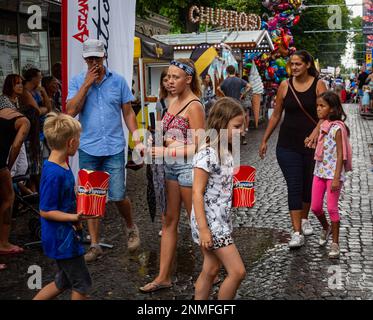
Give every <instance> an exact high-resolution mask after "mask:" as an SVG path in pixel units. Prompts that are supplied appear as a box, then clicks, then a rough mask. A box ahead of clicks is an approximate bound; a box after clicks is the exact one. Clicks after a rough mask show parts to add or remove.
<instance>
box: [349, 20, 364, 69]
mask: <svg viewBox="0 0 373 320" xmlns="http://www.w3.org/2000/svg"><path fill="white" fill-rule="evenodd" d="M351 27H352V28H353V29H361V28H362V27H363V18H362V17H355V18H353V19H352V21H351ZM351 42H352V43H354V44H355V51H354V59H355V60H356V61H357V63H358V64H361V63H362V62H364V60H365V54H364V53H363V52H362V51H364V49H365V45H364V44H363V43H364V35H363V33H362V32H357V33H354V35H353V37H352V41H351Z"/></svg>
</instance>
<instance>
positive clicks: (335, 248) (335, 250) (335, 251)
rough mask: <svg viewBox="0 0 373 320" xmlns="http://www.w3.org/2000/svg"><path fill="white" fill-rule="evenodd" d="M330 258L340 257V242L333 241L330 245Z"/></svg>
mask: <svg viewBox="0 0 373 320" xmlns="http://www.w3.org/2000/svg"><path fill="white" fill-rule="evenodd" d="M329 258H331V259H335V258H339V245H338V243H335V242H333V243H332V244H331V246H330V251H329Z"/></svg>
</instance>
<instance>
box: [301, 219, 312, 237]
mask: <svg viewBox="0 0 373 320" xmlns="http://www.w3.org/2000/svg"><path fill="white" fill-rule="evenodd" d="M302 232H303V234H304V235H305V236H310V235H312V234H313V229H312V226H311V224H310V222H309V220H308V219H302Z"/></svg>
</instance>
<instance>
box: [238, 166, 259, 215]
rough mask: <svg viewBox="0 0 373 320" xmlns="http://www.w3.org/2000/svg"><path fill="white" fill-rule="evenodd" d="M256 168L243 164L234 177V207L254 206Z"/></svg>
mask: <svg viewBox="0 0 373 320" xmlns="http://www.w3.org/2000/svg"><path fill="white" fill-rule="evenodd" d="M255 175H256V169H255V168H254V167H250V166H241V167H240V168H239V171H238V172H237V173H236V174H235V175H234V177H233V207H234V208H252V207H253V206H254V204H255Z"/></svg>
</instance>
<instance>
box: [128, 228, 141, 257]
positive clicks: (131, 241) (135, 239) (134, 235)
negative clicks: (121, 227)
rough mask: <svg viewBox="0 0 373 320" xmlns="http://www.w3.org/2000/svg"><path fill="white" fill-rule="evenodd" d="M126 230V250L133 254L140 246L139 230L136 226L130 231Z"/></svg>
mask: <svg viewBox="0 0 373 320" xmlns="http://www.w3.org/2000/svg"><path fill="white" fill-rule="evenodd" d="M127 230H128V242H127V246H128V250H129V251H130V252H133V251H135V250H137V248H138V247H139V246H140V233H139V229H138V228H137V225H134V226H133V228H132V229H127Z"/></svg>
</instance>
